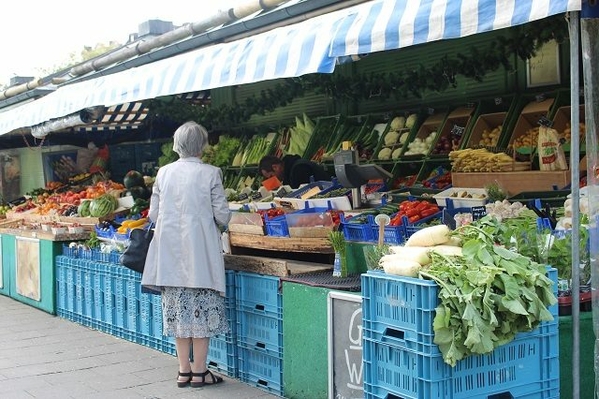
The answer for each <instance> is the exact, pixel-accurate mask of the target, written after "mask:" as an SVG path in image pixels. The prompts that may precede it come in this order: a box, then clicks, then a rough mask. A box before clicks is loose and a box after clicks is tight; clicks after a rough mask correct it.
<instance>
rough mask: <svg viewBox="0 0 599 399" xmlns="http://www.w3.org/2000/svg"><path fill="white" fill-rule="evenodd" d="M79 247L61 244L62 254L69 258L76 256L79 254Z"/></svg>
mask: <svg viewBox="0 0 599 399" xmlns="http://www.w3.org/2000/svg"><path fill="white" fill-rule="evenodd" d="M80 252H81V248H80V247H79V245H76V246H73V247H71V246H70V245H67V244H63V245H62V254H63V255H64V256H68V257H70V258H78V257H79V256H80Z"/></svg>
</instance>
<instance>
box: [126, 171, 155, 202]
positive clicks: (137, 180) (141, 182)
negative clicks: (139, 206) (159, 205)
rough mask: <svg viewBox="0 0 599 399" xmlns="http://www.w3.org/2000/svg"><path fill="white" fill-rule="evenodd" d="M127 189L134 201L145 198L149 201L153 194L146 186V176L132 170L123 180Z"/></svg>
mask: <svg viewBox="0 0 599 399" xmlns="http://www.w3.org/2000/svg"><path fill="white" fill-rule="evenodd" d="M123 184H124V185H125V188H126V189H127V190H128V191H129V193H131V196H132V197H133V199H137V198H143V199H146V200H147V199H149V198H150V196H151V195H152V192H151V191H150V190H149V189H148V187H147V186H146V180H145V179H144V176H143V175H142V174H141V173H140V172H139V171H137V170H130V171H129V172H127V173H126V174H125V177H124V178H123Z"/></svg>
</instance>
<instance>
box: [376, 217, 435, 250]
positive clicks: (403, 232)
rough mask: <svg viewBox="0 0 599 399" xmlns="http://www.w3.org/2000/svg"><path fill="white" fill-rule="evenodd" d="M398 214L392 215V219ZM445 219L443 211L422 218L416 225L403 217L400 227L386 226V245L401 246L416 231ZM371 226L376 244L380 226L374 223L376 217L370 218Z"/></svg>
mask: <svg viewBox="0 0 599 399" xmlns="http://www.w3.org/2000/svg"><path fill="white" fill-rule="evenodd" d="M396 215H397V214H393V215H391V216H390V217H391V219H393V217H395V216H396ZM442 217H443V211H441V210H439V212H437V213H435V214H433V215H430V216H427V217H425V218H422V219H420V220H418V221H416V222H414V223H410V222H409V220H408V218H407V217H405V216H404V217H402V224H401V225H400V226H385V233H384V234H385V237H384V240H383V241H384V242H385V243H386V244H393V245H401V244H403V243H404V242H405V241H406V240H407V239H408V238H409V237H410V236H411V235H412V234H414V232H415V231H417V230H420V229H421V228H423V227H425V226H426V224H428V223H430V222H432V221H435V220H439V221H441V219H442ZM369 220H370V224H371V226H372V236H373V239H374V241H375V242H378V239H379V226H378V225H377V224H376V223H375V222H374V217H370V218H369Z"/></svg>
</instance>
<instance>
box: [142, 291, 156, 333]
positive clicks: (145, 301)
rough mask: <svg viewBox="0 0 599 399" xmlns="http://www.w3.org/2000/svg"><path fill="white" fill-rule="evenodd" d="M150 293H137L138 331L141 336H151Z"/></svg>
mask: <svg viewBox="0 0 599 399" xmlns="http://www.w3.org/2000/svg"><path fill="white" fill-rule="evenodd" d="M153 296H154V295H152V294H146V293H141V292H140V294H139V325H138V327H139V333H140V334H141V335H142V336H143V337H151V336H152V327H153V320H152V297H153Z"/></svg>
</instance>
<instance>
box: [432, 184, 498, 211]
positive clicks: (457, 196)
mask: <svg viewBox="0 0 599 399" xmlns="http://www.w3.org/2000/svg"><path fill="white" fill-rule="evenodd" d="M434 198H435V200H436V201H437V204H438V205H439V206H443V207H446V206H448V202H447V200H448V199H450V200H451V201H452V203H453V206H454V207H455V208H472V207H473V206H483V205H485V204H486V203H487V202H488V198H487V190H485V189H484V188H463V187H451V188H448V189H447V190H444V191H441V192H440V193H439V194H436V195H434Z"/></svg>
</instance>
